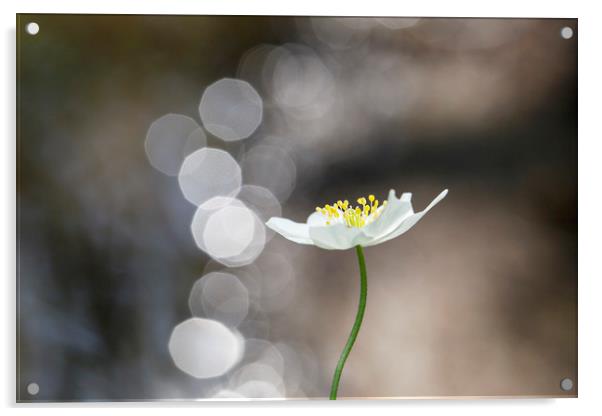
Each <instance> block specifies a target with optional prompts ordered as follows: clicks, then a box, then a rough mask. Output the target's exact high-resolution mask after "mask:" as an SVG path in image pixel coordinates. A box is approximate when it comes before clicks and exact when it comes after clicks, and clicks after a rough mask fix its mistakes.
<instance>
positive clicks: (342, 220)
mask: <svg viewBox="0 0 602 416" xmlns="http://www.w3.org/2000/svg"><path fill="white" fill-rule="evenodd" d="M445 195H447V189H446V190H444V191H443V192H441V193H440V194H439V195H438V196H437V197H436V198H435V199H434V200H433V201H432V202H431V203H430V204H429V206H428V207H426V208H425V209H424V210H422V211H420V212H414V210H413V208H412V203H411V199H412V194H411V193H404V194H403V195H401V198H397V197H396V196H395V191H394V190H393V189H392V190H391V191H390V192H389V199H388V200H387V201H385V202H384V203H383V204H382V205H381V206H379V204H378V200H376V199H375V198H374V195H370V196H369V197H368V200H366V198H359V199H358V203H359V206H357V207H355V208H354V207H353V206H351V205H350V204H349V202H348V201H337V202H336V203H334V204H332V205H326V206H324V207H323V208H320V207H318V208H316V212H314V213H313V214H311V215H310V216H309V217H308V218H307V222H306V223H298V222H294V221H291V220H289V219H286V218H279V217H272V218H270V220H269V221H268V222H267V223H266V225H267V226H268V227H270V228H271V229H272V230H274V231H276V232H277V233H279V234H280V235H282V236H283V237H284V238H287V239H289V240H291V241H294V242H295V243H299V244H310V245H315V246H318V247H321V248H324V249H327V250H347V249H349V248H353V247H355V246H358V245H359V246H363V247H369V246H374V245H376V244H380V243H384V242H385V241H389V240H391V239H393V238H395V237H398V236H400V235H401V234H403V233H405V232H406V231H408V230H409V229H410V228H412V227H413V226H414V224H416V223H417V222H418V220H420V218H422V216H423V215H424V214H426V213H427V212H428V211H429V210H430V209H431V208H432V207H434V206H435V205H436V204H437V203H438V202H439V201H441V200H442V199H443V198H445Z"/></svg>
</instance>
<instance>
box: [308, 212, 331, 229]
mask: <svg viewBox="0 0 602 416" xmlns="http://www.w3.org/2000/svg"><path fill="white" fill-rule="evenodd" d="M326 221H328V218H327V217H326V216H325V215H323V214H322V213H320V212H314V213H313V214H310V216H309V217H307V225H309V226H310V227H323V226H325V225H326Z"/></svg>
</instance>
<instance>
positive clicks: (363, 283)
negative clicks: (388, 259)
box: [330, 245, 368, 400]
mask: <svg viewBox="0 0 602 416" xmlns="http://www.w3.org/2000/svg"><path fill="white" fill-rule="evenodd" d="M355 251H356V253H357V260H358V263H359V269H360V301H359V305H358V307H357V314H356V315H355V322H354V323H353V327H352V328H351V333H350V334H349V338H348V339H347V343H346V344H345V348H343V352H342V353H341V357H340V358H339V362H338V363H337V367H336V369H335V371H334V375H333V377H332V385H331V387H330V400H336V399H337V393H338V391H339V382H340V381H341V374H342V373H343V368H344V367H345V362H346V361H347V357H348V356H349V353H350V352H351V348H353V344H354V343H355V340H356V338H357V334H358V333H359V332H360V327H361V326H362V321H363V319H364V312H365V311H366V298H367V295H368V275H367V273H366V260H365V259H364V249H363V248H362V246H360V245H358V246H356V247H355Z"/></svg>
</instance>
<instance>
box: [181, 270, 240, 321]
mask: <svg viewBox="0 0 602 416" xmlns="http://www.w3.org/2000/svg"><path fill="white" fill-rule="evenodd" d="M188 306H189V307H190V312H191V313H192V315H193V316H197V317H201V316H204V317H207V318H210V319H213V320H216V321H219V322H221V323H223V324H224V325H226V326H228V327H236V326H238V325H239V324H240V323H241V322H242V321H243V320H244V319H245V317H246V316H247V314H248V313H249V292H248V290H247V288H246V287H245V286H244V285H243V284H242V283H241V281H240V280H239V279H238V278H237V277H236V276H234V275H232V274H230V273H223V272H212V273H208V274H206V275H205V276H203V277H202V278H200V279H199V280H197V281H196V282H195V284H194V285H193V286H192V290H191V292H190V297H189V298H188Z"/></svg>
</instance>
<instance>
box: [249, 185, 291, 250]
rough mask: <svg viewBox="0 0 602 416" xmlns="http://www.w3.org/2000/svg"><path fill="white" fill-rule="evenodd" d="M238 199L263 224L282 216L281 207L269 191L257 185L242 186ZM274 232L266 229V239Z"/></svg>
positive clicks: (269, 238)
mask: <svg viewBox="0 0 602 416" xmlns="http://www.w3.org/2000/svg"><path fill="white" fill-rule="evenodd" d="M238 199H240V200H241V201H242V202H244V203H245V205H247V206H248V207H249V208H251V209H252V210H253V212H255V214H257V216H258V217H259V218H260V219H261V221H263V222H264V223H265V222H266V221H267V220H269V219H270V218H272V217H280V216H282V206H280V202H278V199H277V198H276V197H275V196H274V194H273V193H272V192H270V190H269V189H267V188H264V187H263V186H257V185H243V186H242V188H240V192H239V193H238ZM274 235H275V232H274V231H272V230H271V229H269V228H266V238H267V240H268V241H269V240H271V239H272V237H274Z"/></svg>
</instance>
